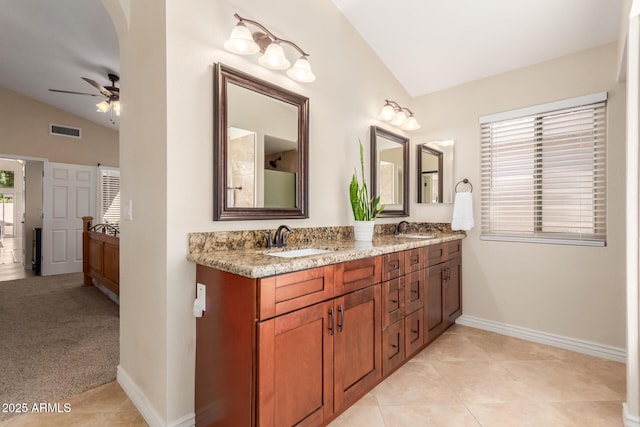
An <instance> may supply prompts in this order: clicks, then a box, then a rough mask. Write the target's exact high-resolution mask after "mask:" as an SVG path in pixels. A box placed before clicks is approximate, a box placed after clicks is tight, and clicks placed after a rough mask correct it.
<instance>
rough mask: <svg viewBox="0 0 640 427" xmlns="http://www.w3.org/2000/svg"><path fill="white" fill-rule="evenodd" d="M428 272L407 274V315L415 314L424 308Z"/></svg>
mask: <svg viewBox="0 0 640 427" xmlns="http://www.w3.org/2000/svg"><path fill="white" fill-rule="evenodd" d="M426 277H427V274H426V270H420V271H415V272H413V273H410V274H407V275H406V276H405V281H404V296H405V303H404V304H405V313H406V314H409V313H413V312H414V311H416V310H417V309H419V308H422V307H424V300H425V289H426V285H425V281H426Z"/></svg>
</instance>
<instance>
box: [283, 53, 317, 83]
mask: <svg viewBox="0 0 640 427" xmlns="http://www.w3.org/2000/svg"><path fill="white" fill-rule="evenodd" d="M287 75H288V76H289V77H290V78H292V79H293V80H295V81H297V82H301V83H311V82H312V81H314V80H315V79H316V76H315V75H314V74H313V72H312V71H311V64H309V61H308V60H307V58H306V57H304V56H302V57H300V59H298V60H297V61H296V62H295V64H293V67H291V68H289V69H288V70H287Z"/></svg>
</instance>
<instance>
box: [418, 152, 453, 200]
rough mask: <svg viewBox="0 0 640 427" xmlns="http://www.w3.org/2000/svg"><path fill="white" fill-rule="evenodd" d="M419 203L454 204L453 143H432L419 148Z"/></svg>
mask: <svg viewBox="0 0 640 427" xmlns="http://www.w3.org/2000/svg"><path fill="white" fill-rule="evenodd" d="M417 158H418V168H417V171H418V173H417V191H418V194H417V196H418V203H425V204H430V203H452V202H453V141H452V140H445V141H432V142H427V143H425V144H420V145H418V146H417Z"/></svg>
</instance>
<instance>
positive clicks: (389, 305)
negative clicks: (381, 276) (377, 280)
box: [382, 277, 405, 329]
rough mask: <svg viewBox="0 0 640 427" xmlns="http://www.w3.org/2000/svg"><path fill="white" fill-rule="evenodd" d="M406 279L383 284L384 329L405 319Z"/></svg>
mask: <svg viewBox="0 0 640 427" xmlns="http://www.w3.org/2000/svg"><path fill="white" fill-rule="evenodd" d="M404 305H405V296H404V277H398V278H397V279H392V280H389V281H387V282H383V283H382V328H383V329H384V328H386V327H387V326H389V325H390V324H392V323H395V322H397V321H398V320H401V319H404V314H405V311H404Z"/></svg>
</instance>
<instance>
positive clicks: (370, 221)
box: [349, 140, 384, 241]
mask: <svg viewBox="0 0 640 427" xmlns="http://www.w3.org/2000/svg"><path fill="white" fill-rule="evenodd" d="M358 143H359V144H360V169H361V172H362V185H360V183H359V182H358V176H357V173H356V171H355V169H354V171H353V176H352V177H351V184H350V185H349V199H350V201H351V209H352V210H353V219H354V224H353V232H354V236H355V239H356V240H360V241H371V240H372V239H373V227H374V225H375V219H376V217H377V216H378V214H379V213H380V212H382V211H383V210H384V205H381V204H380V196H377V197H369V189H368V188H367V182H366V181H365V179H364V149H363V147H362V142H361V141H359V140H358Z"/></svg>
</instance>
